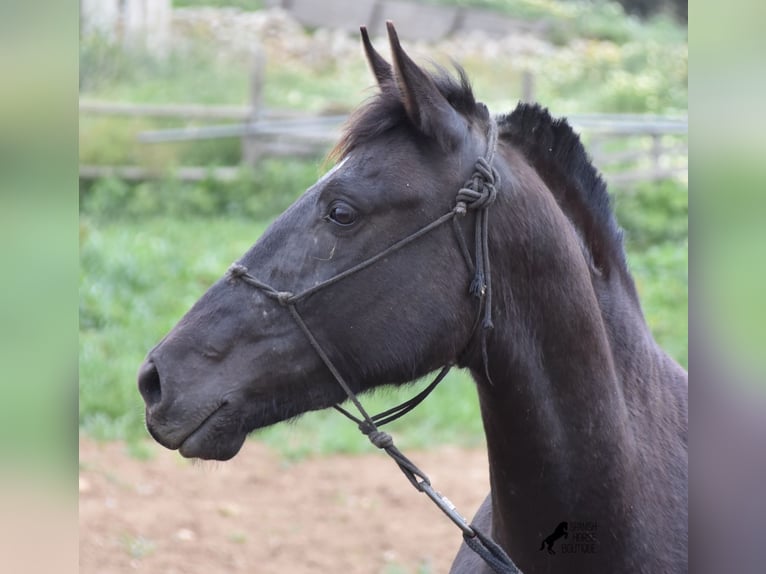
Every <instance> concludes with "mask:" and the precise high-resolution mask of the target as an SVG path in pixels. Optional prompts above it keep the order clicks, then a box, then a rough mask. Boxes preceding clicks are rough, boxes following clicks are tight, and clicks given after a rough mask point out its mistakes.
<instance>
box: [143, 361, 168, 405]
mask: <svg viewBox="0 0 766 574" xmlns="http://www.w3.org/2000/svg"><path fill="white" fill-rule="evenodd" d="M138 392H140V393H141V396H142V397H143V398H144V402H145V403H146V406H147V408H151V407H152V406H153V405H156V404H158V403H159V402H160V399H162V387H161V385H160V374H159V373H158V372H157V367H155V366H154V363H153V362H152V361H145V362H144V364H143V365H141V369H140V370H139V372H138Z"/></svg>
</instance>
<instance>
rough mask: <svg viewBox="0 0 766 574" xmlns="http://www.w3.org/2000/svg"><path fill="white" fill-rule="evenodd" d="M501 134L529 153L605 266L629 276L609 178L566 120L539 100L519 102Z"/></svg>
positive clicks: (501, 127)
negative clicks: (596, 163) (615, 266)
mask: <svg viewBox="0 0 766 574" xmlns="http://www.w3.org/2000/svg"><path fill="white" fill-rule="evenodd" d="M497 119H498V128H499V132H500V136H499V137H500V138H503V139H505V140H506V141H507V142H508V143H510V144H512V145H513V146H514V147H515V148H516V149H518V150H519V151H521V153H522V154H523V155H524V156H525V157H526V158H527V161H529V162H530V164H531V165H532V167H534V168H535V170H536V171H537V173H538V175H539V176H540V178H541V179H542V180H543V182H545V184H546V185H547V186H548V188H549V189H550V191H551V193H553V195H554V197H555V198H556V201H557V202H558V203H559V205H560V206H561V208H562V210H563V211H564V213H565V214H566V215H567V217H569V218H570V220H571V221H572V223H573V224H574V226H575V228H576V229H578V230H579V232H580V233H581V234H582V238H583V240H584V242H585V244H586V245H587V247H588V249H589V250H590V251H591V254H592V256H593V259H594V263H595V264H596V266H597V267H599V268H600V269H601V270H602V271H607V270H608V269H609V262H613V263H616V264H617V265H618V267H619V269H620V270H621V271H623V272H624V273H625V274H626V275H627V274H628V273H627V262H626V259H625V250H624V248H623V233H622V229H620V227H619V225H618V224H617V218H616V217H615V215H614V211H613V209H612V199H611V197H610V196H609V193H608V192H607V187H606V182H605V181H604V180H603V178H602V177H601V175H600V174H599V173H598V171H597V170H596V168H595V167H594V166H593V163H592V161H591V159H590V157H589V156H588V154H587V152H586V151H585V147H584V146H583V144H582V141H581V140H580V137H579V136H578V135H577V133H575V131H574V130H573V129H572V126H570V125H569V123H568V122H567V121H566V119H563V118H562V119H554V118H553V117H551V115H550V113H549V112H548V110H547V109H545V108H543V107H541V106H539V105H538V104H527V103H519V105H518V106H517V107H516V109H515V110H514V111H513V112H511V113H510V114H506V115H502V116H499V117H498V118H497Z"/></svg>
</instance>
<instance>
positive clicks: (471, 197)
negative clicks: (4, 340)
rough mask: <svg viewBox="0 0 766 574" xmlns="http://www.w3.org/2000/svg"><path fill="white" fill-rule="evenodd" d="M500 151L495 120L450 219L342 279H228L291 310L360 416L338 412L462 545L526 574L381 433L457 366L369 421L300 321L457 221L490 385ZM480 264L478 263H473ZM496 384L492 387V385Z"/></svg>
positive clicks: (241, 269)
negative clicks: (468, 237)
mask: <svg viewBox="0 0 766 574" xmlns="http://www.w3.org/2000/svg"><path fill="white" fill-rule="evenodd" d="M496 145H497V124H496V123H495V121H494V120H492V119H491V118H490V120H489V131H488V136H487V152H486V154H485V156H484V157H481V158H479V159H478V160H477V161H476V167H475V170H474V173H473V175H472V176H471V179H470V180H468V181H467V182H466V183H465V185H464V186H463V187H462V188H460V190H459V191H458V193H457V197H456V203H455V207H454V208H453V209H452V210H450V211H449V212H447V213H445V214H444V215H442V216H441V217H439V218H438V219H436V220H434V221H432V222H431V223H429V224H428V225H426V226H424V227H422V228H420V229H419V230H418V231H415V232H414V233H412V234H411V235H408V236H407V237H405V238H404V239H401V240H400V241H398V242H396V243H394V244H393V245H391V246H389V247H388V248H386V249H384V250H383V251H381V252H380V253H378V254H377V255H374V256H372V257H370V258H369V259H366V260H364V261H362V262H361V263H358V264H357V265H354V266H353V267H351V268H349V269H346V270H345V271H343V272H341V273H338V274H337V275H335V276H333V277H331V278H329V279H327V280H325V281H322V282H320V283H318V284H317V285H314V286H313V287H310V288H308V289H306V290H304V291H302V292H300V293H297V294H296V293H291V292H289V291H278V290H277V289H275V288H273V287H272V286H270V285H267V284H266V283H263V282H261V281H259V280H258V279H256V278H255V277H253V276H252V275H251V274H250V273H249V272H248V269H247V267H245V266H244V265H242V264H240V263H234V264H233V265H232V266H231V267H229V270H228V275H229V277H230V278H231V279H239V280H241V281H244V282H245V283H247V284H248V285H251V286H252V287H255V288H256V289H258V290H260V291H261V292H262V293H263V294H264V295H266V296H267V297H269V298H271V299H274V300H275V301H277V302H278V303H279V304H280V305H281V306H283V307H286V308H287V309H288V311H289V312H290V314H291V315H292V317H293V319H294V320H295V322H296V324H297V325H298V327H300V329H301V331H303V333H304V335H306V338H307V339H308V341H309V343H310V344H311V346H312V348H313V349H314V351H316V353H317V355H319V358H320V359H321V360H322V362H323V363H324V364H325V365H326V366H327V368H328V369H329V370H330V372H331V373H332V376H333V377H334V378H335V380H336V381H337V382H338V384H339V385H340V386H341V387H342V388H343V390H344V391H345V393H346V395H347V396H348V398H349V400H350V401H351V402H352V403H353V405H354V407H356V409H357V411H358V412H359V414H360V417H357V416H355V415H353V414H352V413H350V412H349V411H347V410H346V409H344V408H343V407H341V406H340V405H335V406H334V408H335V409H337V410H338V411H339V412H341V413H342V414H343V415H345V416H346V417H348V418H349V419H351V420H352V421H354V422H355V423H356V424H357V425H358V426H359V430H360V431H361V432H362V433H363V434H365V435H366V436H367V437H368V438H369V440H370V442H372V444H374V445H375V446H376V447H377V448H379V449H382V450H384V451H385V452H386V453H387V454H388V455H389V456H390V457H391V458H392V459H393V460H394V461H395V462H396V464H397V465H399V468H400V469H401V471H402V472H403V473H404V475H405V476H406V477H407V479H408V480H409V481H410V483H411V484H412V485H413V486H414V487H415V488H416V489H417V490H419V491H421V492H424V493H425V494H426V495H427V496H428V497H429V498H430V499H431V500H432V501H433V502H434V503H435V504H436V505H437V506H438V507H439V508H440V509H441V510H442V512H444V513H445V514H446V515H447V516H448V517H449V518H450V519H451V520H452V521H453V522H454V523H455V524H456V525H457V526H458V527H459V528H460V529H461V530H462V531H463V539H464V540H465V542H466V544H467V545H468V546H469V547H470V548H471V549H472V550H474V552H476V553H477V554H479V556H481V557H482V559H484V561H485V562H487V564H488V565H489V566H490V567H491V568H492V569H493V570H494V571H495V572H498V573H500V574H521V571H520V570H519V569H518V568H517V567H516V565H515V564H514V563H513V561H512V560H511V559H510V558H509V557H508V555H507V554H506V553H505V551H504V550H503V549H502V548H501V547H500V546H498V545H497V543H495V542H494V541H493V540H492V539H491V538H489V537H487V536H486V535H484V534H482V533H481V532H480V531H479V530H477V529H476V527H474V526H472V525H470V524H469V523H468V521H467V520H466V519H465V518H463V516H461V515H460V514H459V513H458V512H457V510H456V509H455V506H454V505H453V504H452V503H451V502H450V501H449V500H448V499H447V498H446V497H444V496H443V495H442V494H441V493H439V492H438V491H436V490H435V489H434V488H433V487H432V486H431V481H430V480H429V478H428V476H427V475H426V474H425V473H424V472H423V471H422V470H420V469H419V468H418V467H417V466H416V465H415V464H414V463H413V462H412V461H411V460H410V459H409V458H407V457H406V456H405V455H404V454H402V452H401V451H400V450H399V449H398V448H397V447H396V445H394V440H393V438H392V437H391V435H390V434H388V433H387V432H385V431H382V430H380V428H379V427H380V426H383V425H385V424H387V423H389V422H391V421H393V420H395V419H397V418H399V417H401V416H402V415H404V414H406V413H408V412H409V411H411V410H412V409H413V408H415V407H416V406H417V405H418V404H420V403H421V402H422V401H423V399H425V398H426V397H427V396H428V394H429V393H430V392H431V391H432V390H433V389H434V388H436V386H437V385H438V384H439V383H440V382H441V381H442V380H443V379H444V377H445V376H447V373H448V372H449V370H450V369H451V368H452V366H453V365H454V361H453V362H450V363H448V364H447V365H445V366H444V367H443V368H442V369H441V371H440V372H439V374H438V375H437V376H436V378H435V379H434V380H433V381H432V382H431V383H430V384H429V385H428V386H427V387H426V388H425V389H423V391H421V392H420V393H419V394H417V395H416V396H415V397H413V398H411V399H410V400H408V401H406V402H404V403H402V404H400V405H397V406H396V407H393V408H391V409H388V410H387V411H384V412H382V413H378V414H376V415H373V416H370V415H369V414H368V413H367V411H366V410H365V409H364V407H363V406H362V403H361V402H360V401H359V399H358V398H357V396H356V394H355V393H354V392H353V391H352V390H351V387H350V386H349V385H348V383H347V382H346V380H345V379H344V378H343V376H342V375H341V374H340V372H339V371H338V369H337V368H336V367H335V365H334V364H333V362H332V361H331V360H330V357H329V356H328V355H327V353H326V352H325V350H324V348H323V347H322V345H320V344H319V341H318V340H317V338H316V337H315V336H314V334H313V333H312V332H311V330H310V329H309V328H308V325H306V323H305V321H304V320H303V318H302V317H301V315H300V313H299V312H298V309H297V308H296V304H297V303H299V302H300V301H302V300H304V299H306V298H307V297H309V296H310V295H312V294H314V293H316V292H317V291H320V290H322V289H325V288H327V287H329V286H330V285H333V284H334V283H337V282H338V281H341V280H342V279H345V278H346V277H348V276H350V275H353V274H355V273H356V272H358V271H361V270H362V269H365V268H367V267H369V266H370V265H373V264H374V263H376V262H377V261H380V260H381V259H383V258H384V257H386V256H388V255H389V254H391V253H393V252H394V251H398V250H399V249H401V248H403V247H404V246H406V245H408V244H410V243H412V242H413V241H415V240H416V239H418V238H420V237H422V236H424V235H426V234H427V233H429V232H431V231H432V230H434V229H436V228H437V227H439V226H441V225H442V224H443V223H446V222H447V221H450V220H452V222H453V226H454V230H455V236H456V237H457V240H458V245H459V246H460V250H461V253H462V254H463V258H464V259H465V261H466V264H467V265H468V267H469V269H470V270H471V271H472V272H473V273H474V276H473V280H472V281H471V284H470V287H469V293H470V294H471V295H473V296H474V297H476V298H477V299H478V300H479V311H478V315H477V320H476V322H475V323H474V327H473V329H472V331H471V335H470V337H469V342H468V344H466V349H467V348H468V347H469V346H470V343H471V341H472V340H473V336H474V334H475V332H476V330H477V327H478V325H479V321H480V320H481V315H482V313H483V315H484V317H483V321H481V325H482V329H481V332H480V338H481V349H482V360H483V361H484V369H485V372H486V376H487V380H488V381H490V379H489V370H488V366H487V346H486V336H487V332H488V331H489V330H490V329H492V276H491V271H490V261H489V235H488V228H489V207H490V206H491V205H492V203H493V202H494V201H495V198H496V196H497V188H496V185H497V184H498V183H499V176H498V173H497V170H495V168H493V167H492V161H493V159H494V154H495V147H496ZM468 211H475V212H476V230H475V238H474V258H473V260H472V258H471V254H470V252H469V250H468V246H467V245H466V242H465V239H464V238H463V233H462V230H461V229H460V224H459V222H458V217H463V216H465V215H466V213H467V212H468ZM474 261H475V263H474ZM490 382H491V381H490Z"/></svg>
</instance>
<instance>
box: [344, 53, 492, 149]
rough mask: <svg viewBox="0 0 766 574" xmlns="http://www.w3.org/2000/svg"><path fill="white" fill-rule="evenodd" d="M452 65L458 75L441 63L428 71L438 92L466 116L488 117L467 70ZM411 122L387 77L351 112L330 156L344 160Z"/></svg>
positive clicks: (470, 119)
mask: <svg viewBox="0 0 766 574" xmlns="http://www.w3.org/2000/svg"><path fill="white" fill-rule="evenodd" d="M453 66H454V68H455V71H456V73H457V77H455V76H453V75H452V74H450V72H449V71H448V70H447V69H446V68H444V67H442V66H438V65H434V66H433V67H434V71H433V72H428V75H429V77H430V78H431V80H432V81H433V82H434V84H435V85H436V87H437V88H438V90H439V92H440V93H441V94H442V95H443V96H444V97H445V99H446V100H447V101H448V102H449V103H450V105H451V106H452V107H453V108H454V109H455V110H456V111H457V112H459V113H460V114H461V115H463V117H465V118H466V119H468V120H469V121H486V120H487V119H488V117H489V115H488V113H487V110H486V107H484V106H483V105H481V104H477V102H476V99H475V98H474V95H473V89H472V88H471V83H470V81H469V79H468V76H467V75H466V73H465V70H463V68H462V67H460V65H458V64H453ZM408 123H409V119H408V118H407V112H406V110H405V107H404V103H403V102H402V99H401V94H400V92H399V88H398V86H397V85H396V82H395V80H393V79H391V80H388V81H385V82H383V84H382V86H381V89H380V90H379V91H378V92H377V93H376V94H374V95H373V96H371V97H370V98H369V99H368V100H367V101H366V102H364V103H363V104H362V105H361V106H360V107H359V108H357V109H356V111H354V113H352V114H351V117H350V118H349V120H348V122H347V123H346V125H345V127H344V130H343V133H342V134H341V138H340V140H339V141H338V143H337V144H336V145H335V147H334V148H333V149H332V151H331V152H330V158H331V159H333V160H335V161H338V160H341V159H343V158H344V157H345V156H347V155H348V154H349V153H351V151H353V150H354V149H357V148H358V147H360V146H362V145H364V144H366V143H369V142H371V141H374V140H375V139H376V138H378V137H380V136H382V135H383V134H385V133H387V132H390V131H391V130H393V129H395V128H397V127H400V126H403V125H407V124H408ZM437 139H438V138H437Z"/></svg>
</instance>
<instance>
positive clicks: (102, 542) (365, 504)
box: [79, 438, 489, 574]
mask: <svg viewBox="0 0 766 574" xmlns="http://www.w3.org/2000/svg"><path fill="white" fill-rule="evenodd" d="M150 449H151V452H152V455H153V456H152V457H151V458H150V459H149V460H138V459H136V458H133V457H131V456H130V455H129V454H128V453H127V449H126V447H125V445H124V444H122V443H107V444H103V443H96V442H94V441H92V440H90V439H88V438H81V439H80V548H79V550H80V572H81V573H86V574H87V573H99V574H109V573H117V572H133V571H143V572H152V573H154V572H161V573H164V574H171V573H179V574H181V573H183V574H194V573H205V574H211V573H218V572H227V573H228V572H248V573H257V574H271V573H277V572H278V573H285V572H287V573H290V574H307V573H317V572H320V573H324V572H328V573H343V574H405V573H412V574H421V573H429V574H433V573H441V572H447V571H448V570H449V565H450V564H451V562H452V559H453V558H454V555H455V552H456V551H457V548H458V546H459V543H460V540H461V538H460V532H459V530H458V529H457V528H456V527H455V526H454V525H453V524H452V523H451V522H450V521H449V520H448V519H447V518H446V517H444V516H443V515H442V514H441V512H440V511H439V510H438V509H437V508H436V507H435V506H434V505H433V504H432V503H431V502H430V501H429V500H428V499H427V498H426V496H425V495H423V494H421V493H418V492H417V491H415V489H413V488H412V486H410V484H409V483H408V482H407V480H406V478H405V477H404V475H402V473H401V472H400V471H399V469H398V468H397V467H396V465H395V464H394V463H393V462H392V461H391V460H390V459H389V458H388V457H387V456H385V454H383V453H373V454H370V455H364V456H353V457H350V456H331V457H324V458H316V459H309V460H304V461H301V462H297V463H290V464H287V463H285V462H283V461H282V460H281V459H280V457H279V456H278V455H277V454H275V453H274V452H273V451H271V450H270V449H269V448H268V447H266V446H264V445H263V444H260V443H258V442H256V441H253V440H250V441H247V443H246V444H245V446H244V447H243V449H242V451H241V452H240V453H239V454H238V455H237V456H236V457H235V458H234V459H232V460H230V461H228V462H225V463H207V462H205V463H199V462H191V461H188V460H185V459H183V458H182V457H181V456H180V455H178V454H177V453H175V452H170V451H167V450H165V449H163V448H162V447H160V446H158V445H154V444H153V443H152V445H151V446H150ZM407 454H408V456H410V458H412V459H413V461H414V462H415V463H416V464H418V465H419V466H420V467H421V468H423V469H424V470H425V471H426V472H427V473H428V474H429V476H430V477H431V481H432V483H433V484H434V486H435V487H436V488H437V489H439V490H440V491H442V492H444V493H445V494H446V495H447V496H448V497H449V498H450V499H451V500H452V502H453V503H455V505H456V506H457V507H458V509H459V510H460V511H461V512H462V513H463V514H464V515H467V516H468V517H469V518H470V516H472V515H473V513H474V512H475V510H476V509H477V508H478V506H479V504H480V503H481V501H482V500H483V498H484V496H486V493H487V492H488V488H489V487H488V474H487V459H486V454H485V453H484V452H483V451H480V450H470V451H467V450H462V449H458V448H452V447H444V448H439V449H436V450H433V451H429V452H425V453H407Z"/></svg>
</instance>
